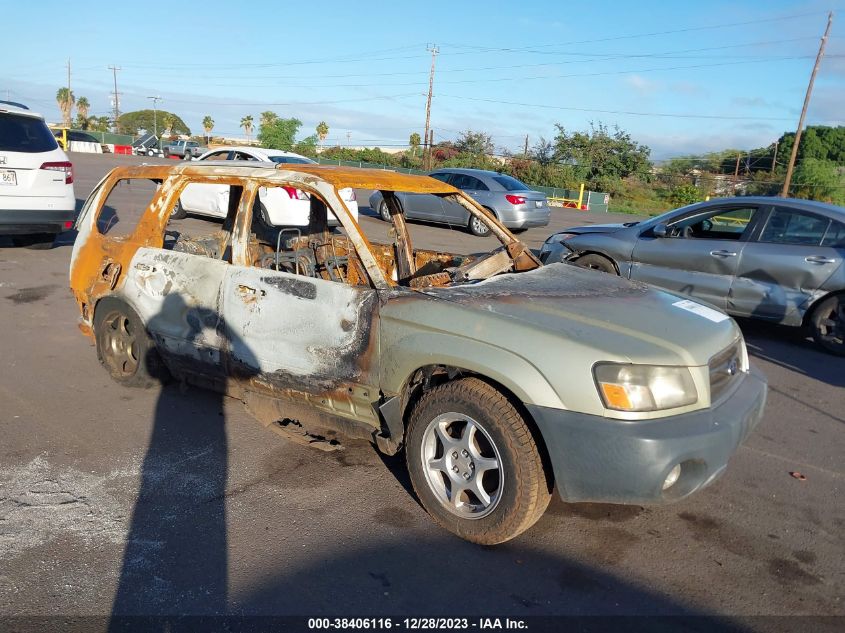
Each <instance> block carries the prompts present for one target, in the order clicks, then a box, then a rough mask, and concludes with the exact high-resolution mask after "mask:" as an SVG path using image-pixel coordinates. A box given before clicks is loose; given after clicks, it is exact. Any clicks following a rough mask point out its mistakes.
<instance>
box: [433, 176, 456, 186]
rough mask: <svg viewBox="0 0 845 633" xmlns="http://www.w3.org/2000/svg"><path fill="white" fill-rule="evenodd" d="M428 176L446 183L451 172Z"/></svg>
mask: <svg viewBox="0 0 845 633" xmlns="http://www.w3.org/2000/svg"><path fill="white" fill-rule="evenodd" d="M429 176H430V177H431V178H434V179H435V180H439V181H440V182H445V183H446V184H447V185H448V184H449V177H450V176H452V174H448V173H446V174H429Z"/></svg>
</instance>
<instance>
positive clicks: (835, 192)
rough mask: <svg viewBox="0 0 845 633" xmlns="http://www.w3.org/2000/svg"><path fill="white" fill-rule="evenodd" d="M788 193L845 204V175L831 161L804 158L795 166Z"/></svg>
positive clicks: (798, 196)
mask: <svg viewBox="0 0 845 633" xmlns="http://www.w3.org/2000/svg"><path fill="white" fill-rule="evenodd" d="M789 194H790V195H791V196H794V197H796V198H807V199H809V200H821V201H823V202H831V203H833V204H840V205H841V204H845V175H843V174H842V173H841V172H840V170H839V166H838V165H837V164H836V163H834V162H833V161H829V160H819V159H818V158H805V159H804V160H803V161H801V162H800V163H799V164H798V166H797V167H796V168H795V173H794V175H793V177H792V185H791V187H790V190H789Z"/></svg>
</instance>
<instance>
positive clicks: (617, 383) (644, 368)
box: [593, 363, 698, 411]
mask: <svg viewBox="0 0 845 633" xmlns="http://www.w3.org/2000/svg"><path fill="white" fill-rule="evenodd" d="M593 375H594V376H595V379H596V386H597V387H598V390H599V394H600V395H601V399H602V401H603V402H604V406H606V407H607V408H608V409H616V410H617V411H659V410H661V409H674V408H675V407H683V406H685V405H688V404H694V403H695V402H697V401H698V392H697V391H696V389H695V383H694V382H693V380H692V374H691V373H690V370H689V369H688V368H686V367H664V366H660V365H621V364H617V363H598V364H596V365H595V366H594V367H593Z"/></svg>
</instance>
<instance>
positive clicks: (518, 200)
mask: <svg viewBox="0 0 845 633" xmlns="http://www.w3.org/2000/svg"><path fill="white" fill-rule="evenodd" d="M505 200H507V201H508V202H510V203H511V204H525V198H523V197H522V196H515V195H513V194H510V193H509V194H507V195H506V196H505Z"/></svg>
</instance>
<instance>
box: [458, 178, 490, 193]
mask: <svg viewBox="0 0 845 633" xmlns="http://www.w3.org/2000/svg"><path fill="white" fill-rule="evenodd" d="M464 178H465V180H464V187H462V188H463V189H469V190H470V191H489V187H487V185H485V184H484V183H483V182H481V181H480V180H479V179H478V178H476V177H474V176H464Z"/></svg>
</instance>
